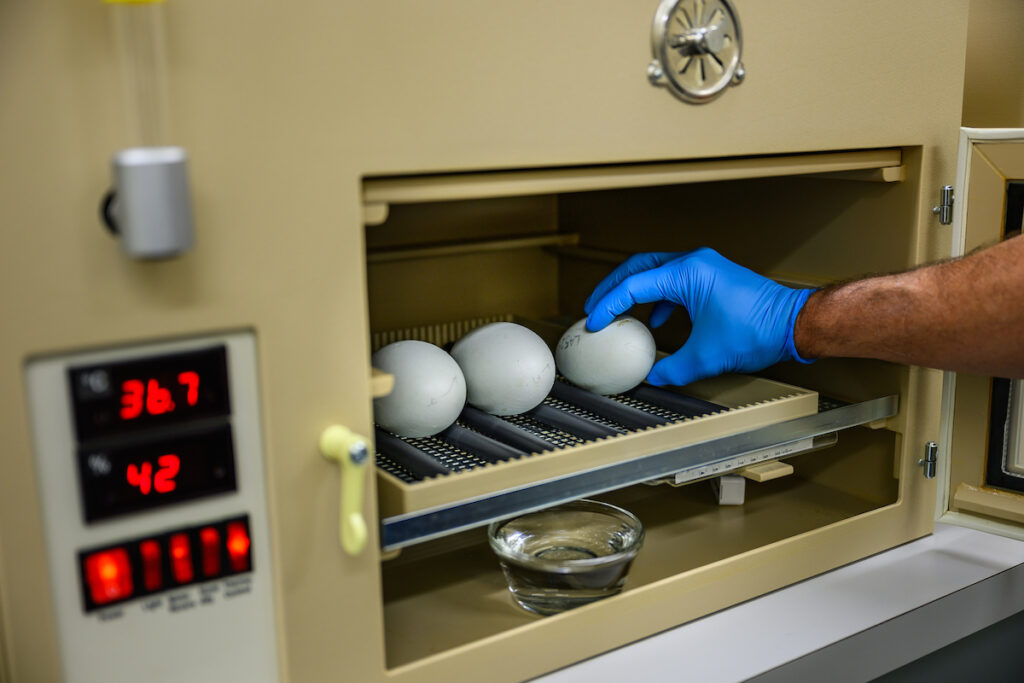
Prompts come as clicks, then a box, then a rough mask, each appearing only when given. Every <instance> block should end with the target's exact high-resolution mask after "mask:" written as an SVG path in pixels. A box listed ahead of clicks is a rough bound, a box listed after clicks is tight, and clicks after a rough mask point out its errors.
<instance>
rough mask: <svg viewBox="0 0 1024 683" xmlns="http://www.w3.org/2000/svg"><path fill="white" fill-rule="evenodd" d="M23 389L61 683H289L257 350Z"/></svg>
mask: <svg viewBox="0 0 1024 683" xmlns="http://www.w3.org/2000/svg"><path fill="white" fill-rule="evenodd" d="M25 376H26V381H27V390H28V398H29V407H30V411H31V413H30V415H31V420H32V429H33V437H34V441H35V444H34V445H35V462H36V471H37V474H38V481H39V487H40V500H41V505H42V514H43V525H44V531H45V534H46V548H47V553H48V565H49V574H50V576H49V578H50V584H51V588H52V593H53V602H54V605H55V611H56V618H57V628H58V637H59V639H60V653H61V660H62V661H61V664H62V667H63V672H64V677H65V679H66V680H68V681H95V680H105V681H139V680H146V681H181V680H189V681H223V680H234V679H239V680H246V681H274V680H277V679H278V663H277V654H276V653H277V646H276V633H275V619H274V608H273V594H272V590H273V588H272V586H273V584H272V580H271V578H272V576H271V566H270V565H271V562H270V558H271V553H270V536H269V531H268V523H267V504H266V491H265V482H266V478H265V473H264V463H263V447H262V439H261V434H260V422H259V415H260V411H259V402H258V384H257V374H256V345H255V339H254V337H253V335H252V334H251V333H247V332H241V333H235V334H225V335H216V336H209V337H203V338H197V339H188V340H183V341H176V342H168V343H158V344H146V345H133V346H126V347H123V348H117V349H110V350H103V351H86V352H81V353H70V354H65V355H60V356H47V357H43V358H35V359H32V360H30V361H29V362H28V363H27V364H26V367H25Z"/></svg>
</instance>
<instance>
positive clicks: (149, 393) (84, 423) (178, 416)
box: [69, 346, 231, 442]
mask: <svg viewBox="0 0 1024 683" xmlns="http://www.w3.org/2000/svg"><path fill="white" fill-rule="evenodd" d="M69 375H70V382H71V393H72V402H73V404H74V412H75V428H76V431H77V433H78V439H79V440H80V441H83V442H85V441H89V440H91V439H94V438H99V437H105V436H112V435H116V434H121V433H124V432H133V431H136V430H138V429H140V428H145V427H155V426H158V425H162V424H165V423H166V424H174V423H179V422H183V421H186V420H192V419H195V418H204V417H218V416H222V415H227V414H228V413H229V412H230V410H231V407H230V401H229V396H228V381H227V355H226V351H225V349H224V347H223V346H217V347H213V348H209V349H203V350H201V351H190V352H186V353H176V354H171V355H166V356H154V357H150V358H143V359H139V360H133V361H124V362H118V363H109V364H105V365H92V366H88V367H78V368H71V369H70V370H69Z"/></svg>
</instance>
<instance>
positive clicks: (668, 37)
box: [647, 0, 745, 104]
mask: <svg viewBox="0 0 1024 683" xmlns="http://www.w3.org/2000/svg"><path fill="white" fill-rule="evenodd" d="M651 50H652V51H653V52H654V60H653V61H652V62H651V63H650V65H649V66H648V67H647V77H648V78H649V79H650V81H651V83H653V84H654V85H660V86H665V87H667V88H668V89H669V91H671V93H672V94H673V95H675V96H676V97H678V98H679V99H681V100H683V101H684V102H690V103H693V104H701V103H704V102H710V101H711V100H713V99H715V98H716V97H718V96H719V95H721V94H722V92H723V91H724V90H725V89H726V88H727V87H728V86H729V85H739V84H740V83H741V82H742V81H743V77H744V75H745V72H744V70H743V63H742V62H741V61H740V56H741V53H742V51H743V37H742V34H741V33H740V18H739V15H738V14H736V8H734V7H733V6H732V3H731V2H730V1H729V0H662V2H661V4H660V5H658V10H657V11H656V12H655V14H654V25H653V26H652V27H651Z"/></svg>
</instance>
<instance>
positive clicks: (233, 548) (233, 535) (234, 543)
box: [227, 522, 249, 572]
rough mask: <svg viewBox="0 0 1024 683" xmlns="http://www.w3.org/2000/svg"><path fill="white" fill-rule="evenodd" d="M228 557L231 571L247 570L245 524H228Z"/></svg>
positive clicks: (247, 531)
mask: <svg viewBox="0 0 1024 683" xmlns="http://www.w3.org/2000/svg"><path fill="white" fill-rule="evenodd" d="M227 545H228V557H229V558H230V560H231V571H233V572H244V571H248V570H249V528H248V526H247V525H246V524H245V522H228V541H227Z"/></svg>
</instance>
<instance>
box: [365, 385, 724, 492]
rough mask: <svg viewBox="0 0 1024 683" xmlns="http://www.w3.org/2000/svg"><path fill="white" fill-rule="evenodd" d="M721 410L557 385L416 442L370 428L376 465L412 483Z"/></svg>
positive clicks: (650, 391)
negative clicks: (527, 402) (519, 408)
mask: <svg viewBox="0 0 1024 683" xmlns="http://www.w3.org/2000/svg"><path fill="white" fill-rule="evenodd" d="M725 410H728V408H726V407H725V406H721V405H718V404H716V403H712V402H710V401H705V400H703V399H700V398H696V397H692V396H686V395H684V394H679V393H675V392H671V391H667V390H664V389H659V388H657V387H651V386H644V385H642V386H639V387H637V388H636V389H633V390H632V391H630V392H627V393H625V394H619V395H617V396H610V397H606V396H598V395H596V394H592V393H590V392H587V391H584V390H582V389H580V388H578V387H574V386H572V385H571V384H568V383H566V382H564V381H562V380H557V381H556V382H555V384H554V386H553V387H552V390H551V393H550V394H549V395H548V397H547V398H546V399H544V402H543V403H542V404H541V405H539V406H537V408H535V409H533V410H531V411H529V412H527V413H523V414H520V415H511V416H508V417H496V416H493V415H488V414H487V413H484V412H482V411H480V410H477V409H476V408H473V407H472V406H466V408H465V410H463V412H462V414H461V415H460V416H459V419H458V421H457V422H456V423H455V424H454V425H452V426H451V427H449V428H448V429H446V430H444V431H443V432H441V433H440V434H437V435H436V436H428V437H421V438H403V437H399V436H396V435H394V434H391V433H389V432H386V431H384V430H383V429H381V428H379V427H378V428H377V430H376V442H377V458H376V463H377V467H378V468H380V469H381V470H383V471H385V472H387V473H389V474H390V475H392V476H394V477H396V478H397V479H399V480H401V481H403V482H405V483H407V484H414V483H416V482H419V481H423V480H425V479H430V478H432V477H443V476H447V475H450V474H452V473H455V472H465V471H468V470H473V469H476V468H478V467H486V466H488V465H491V464H495V463H499V462H504V461H508V460H515V459H518V458H524V457H543V455H544V454H545V453H549V452H551V451H554V450H557V449H560V448H571V447H573V446H578V445H580V444H582V443H585V442H587V441H590V440H594V439H601V438H605V437H609V436H617V435H619V434H628V433H631V432H636V431H640V430H643V429H647V428H650V427H658V426H662V425H667V424H673V423H677V422H682V421H685V420H688V419H693V418H699V417H703V416H705V415H712V414H715V413H718V412H721V411H725Z"/></svg>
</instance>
